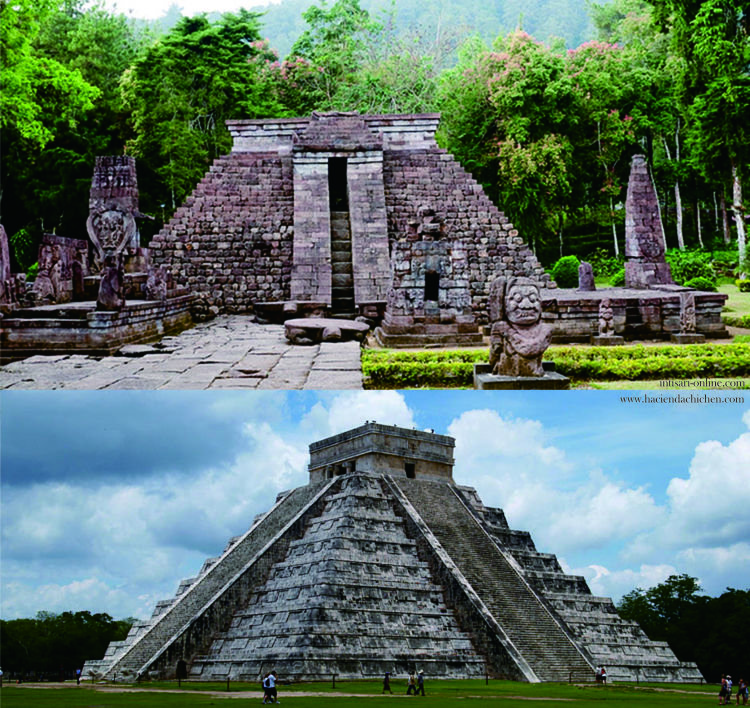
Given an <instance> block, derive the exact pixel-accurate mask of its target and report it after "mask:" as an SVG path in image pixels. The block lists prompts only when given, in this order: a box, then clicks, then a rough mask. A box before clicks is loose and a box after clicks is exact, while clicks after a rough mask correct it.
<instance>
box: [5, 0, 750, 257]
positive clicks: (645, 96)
mask: <svg viewBox="0 0 750 708" xmlns="http://www.w3.org/2000/svg"><path fill="white" fill-rule="evenodd" d="M287 4H289V0H288V2H287ZM482 4H483V5H484V6H486V8H490V6H491V5H492V3H490V4H487V3H482ZM511 5H513V3H510V4H508V7H510V6H511ZM569 5H570V3H566V2H562V0H561V1H560V2H550V3H548V6H549V8H550V12H553V10H554V12H559V13H561V14H560V16H561V17H562V16H564V15H565V13H566V12H567V10H566V9H565V8H567V9H568V10H569V9H570V8H569V7H568V6H569ZM516 6H518V7H517V9H519V11H520V4H519V3H516V4H515V5H513V7H516ZM409 7H411V5H409ZM451 7H453V6H452V5H450V4H448V5H446V7H445V8H443V10H444V11H445V13H447V15H446V17H452V15H451V13H452V12H453V10H451V9H450V8H451ZM446 8H447V9H446ZM401 10H402V11H403V8H401ZM412 10H413V12H412V14H413V15H414V16H413V18H412V20H413V22H407V23H404V21H403V17H401V19H400V20H399V22H397V21H396V19H395V15H394V14H393V13H391V14H390V15H389V14H388V13H387V12H386V13H379V14H378V15H377V16H374V15H373V14H371V13H370V12H368V11H367V10H366V9H364V7H362V5H360V0H336V1H335V2H333V3H330V4H329V3H327V2H325V0H320V2H319V4H314V5H312V6H310V7H308V8H307V9H306V10H305V11H304V12H303V13H302V16H301V25H300V31H299V32H298V34H297V35H296V37H295V39H294V42H293V43H292V45H291V49H290V51H289V53H288V55H287V56H286V57H285V58H283V59H282V58H280V57H278V56H277V53H276V51H275V50H274V49H273V48H272V47H271V46H269V44H268V42H267V41H266V40H264V39H263V22H264V17H263V16H262V15H261V14H260V13H254V12H247V11H244V10H242V11H240V12H238V13H236V14H231V13H227V14H224V15H219V16H213V15H212V16H211V17H209V16H207V15H198V16H196V17H192V18H185V17H183V18H180V19H179V20H178V21H176V23H175V24H174V25H173V26H171V27H170V28H169V29H168V30H163V29H161V28H160V27H159V26H158V25H156V24H154V25H147V24H144V23H143V22H138V23H137V22H134V21H132V20H129V19H127V18H126V17H125V16H123V15H121V14H114V13H112V12H110V11H108V10H105V9H104V8H103V7H102V6H101V5H94V6H93V7H92V6H90V5H87V4H86V3H85V2H84V0H17V1H16V2H14V3H2V4H0V60H1V61H2V64H3V67H4V71H3V76H2V83H3V85H2V87H1V88H2V91H1V92H0V129H1V130H2V136H1V139H2V145H3V159H2V164H1V165H0V170H1V178H2V193H1V194H0V221H1V222H2V223H3V224H4V225H5V227H6V230H7V232H8V233H9V235H10V239H11V243H12V250H13V254H14V256H15V258H16V261H17V264H18V267H19V268H24V269H25V268H27V267H28V266H29V265H31V264H32V263H33V261H34V260H35V258H36V247H37V244H38V242H39V239H40V237H41V234H42V233H43V232H45V231H46V232H57V233H59V234H61V235H66V236H71V237H83V236H84V235H85V220H86V216H87V211H88V188H89V184H90V178H91V174H92V170H93V163H94V158H95V156H96V155H98V154H120V153H123V152H126V153H128V154H132V155H134V156H135V157H136V158H137V159H138V175H139V186H140V190H141V209H142V211H144V212H146V213H149V214H152V215H153V216H155V217H156V219H155V221H154V222H151V225H150V226H149V225H147V226H146V227H145V228H146V229H148V228H150V229H151V230H152V231H151V232H149V231H146V232H144V234H143V235H142V236H143V241H144V245H146V243H147V242H148V240H149V238H150V236H151V235H152V232H153V230H155V229H158V228H159V226H160V225H161V224H162V223H163V222H164V221H165V220H166V219H168V218H169V217H170V215H171V214H172V213H173V212H174V210H175V208H176V207H177V206H179V204H180V203H182V201H183V200H184V199H185V198H186V197H187V195H188V194H190V192H191V191H192V189H193V188H194V186H195V184H196V183H197V181H198V180H199V179H200V177H201V176H202V175H203V174H204V172H205V171H206V169H207V167H208V165H209V164H210V163H211V161H212V160H213V159H215V158H216V157H217V156H218V155H221V154H223V153H226V152H227V151H228V150H229V148H230V144H231V141H230V137H229V134H228V131H227V129H226V127H225V125H224V121H225V120H226V119H228V118H264V117H292V116H298V115H308V114H309V113H310V112H311V111H313V110H357V111H360V112H369V113H401V112H404V113H411V112H429V111H440V112H441V113H442V116H443V119H442V122H441V128H440V133H439V136H438V137H439V141H440V142H441V144H442V145H443V146H444V147H446V148H447V149H448V150H449V151H451V152H452V153H453V154H455V155H456V156H457V157H458V159H459V160H460V161H461V162H462V164H463V165H464V166H465V167H466V168H467V169H469V170H470V171H471V172H472V173H473V174H474V176H475V177H476V178H477V179H478V180H480V181H481V183H482V184H483V185H484V187H485V188H486V190H487V192H488V193H489V194H490V196H491V197H492V198H493V199H494V200H495V201H496V202H497V204H498V206H499V207H500V208H501V209H503V210H504V211H505V212H506V213H507V214H508V215H509V217H510V218H511V219H512V220H513V221H514V223H516V224H517V225H518V226H519V228H520V229H521V233H522V235H523V236H524V237H525V238H526V239H527V241H528V242H529V243H530V244H531V245H532V247H533V248H534V249H535V250H536V252H537V254H538V255H539V257H540V258H541V260H542V261H543V262H544V263H546V264H551V263H552V262H553V261H555V260H557V259H558V258H559V257H561V256H563V255H567V254H575V255H578V256H581V257H585V256H588V255H589V254H593V253H596V252H601V250H602V249H605V250H606V252H607V253H608V254H609V255H610V256H612V257H620V256H621V255H622V250H623V235H624V234H623V230H624V227H623V221H624V210H623V203H624V198H625V187H626V184H627V176H628V169H629V161H630V157H631V156H632V155H633V154H634V153H636V152H644V153H646V155H647V156H648V158H649V161H650V165H651V168H652V171H653V175H654V179H655V182H656V185H657V190H658V193H659V196H660V200H661V204H662V215H663V217H664V220H665V224H666V227H665V237H666V240H667V242H668V245H669V246H670V247H676V248H678V249H681V250H684V249H690V248H700V249H704V250H711V249H717V248H719V249H730V250H732V249H733V250H735V253H738V255H739V258H740V263H741V268H744V267H745V264H744V262H743V260H744V258H745V256H746V246H745V242H746V238H745V227H744V224H745V218H746V210H745V203H746V199H745V197H744V196H743V191H742V187H743V184H744V183H745V182H746V181H747V174H748V156H749V155H750V119H748V115H750V70H749V69H748V67H750V34H749V31H748V30H749V28H750V10H748V6H747V3H746V2H745V1H744V0H703V1H701V2H698V1H697V0H691V2H682V0H612V2H609V3H606V4H602V5H596V4H591V5H590V11H591V21H592V23H593V25H594V26H595V28H596V32H597V36H598V39H596V40H594V41H588V42H584V43H583V44H581V45H580V46H578V47H576V48H574V49H568V48H566V46H565V44H564V43H563V42H562V41H560V42H554V41H552V42H551V43H549V44H544V43H542V42H540V41H538V40H537V39H535V38H534V37H532V36H531V35H530V34H528V33H527V32H524V31H523V30H521V29H517V30H514V31H512V32H510V33H503V34H501V35H500V36H498V37H497V38H496V39H495V40H494V42H493V43H492V44H491V45H490V44H487V42H486V39H483V36H484V37H486V33H487V28H486V27H482V31H481V32H479V31H477V33H476V36H474V37H469V38H468V39H466V31H465V27H462V28H459V27H457V26H456V23H453V24H452V23H451V22H446V23H445V25H440V26H439V27H438V28H437V29H436V27H435V26H432V25H430V27H429V31H428V28H427V26H426V25H425V23H426V22H427V20H425V19H424V17H422V15H420V13H419V12H418V11H417V8H416V6H415V7H413V8H412ZM443 10H441V12H443ZM488 11H489V10H488ZM393 12H394V13H395V10H394V11H393ZM410 12H411V11H410ZM554 12H553V16H554ZM172 14H175V13H172ZM270 14H271V12H270V10H269V16H270ZM402 14H403V13H402ZM407 14H408V13H407ZM420 18H421V19H420ZM173 19H176V17H175V18H173ZM488 22H490V21H489V20H488ZM420 23H421V24H420ZM518 24H519V25H523V23H522V22H519V23H518ZM531 25H533V23H531ZM405 27H406V28H407V29H405ZM476 29H477V30H478V28H476ZM540 32H541V30H540ZM745 191H746V192H747V190H745Z"/></svg>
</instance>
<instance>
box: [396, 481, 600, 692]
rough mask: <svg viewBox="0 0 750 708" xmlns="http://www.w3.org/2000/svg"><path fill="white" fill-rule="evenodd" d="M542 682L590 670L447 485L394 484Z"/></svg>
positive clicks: (582, 676) (583, 676) (587, 674)
mask: <svg viewBox="0 0 750 708" xmlns="http://www.w3.org/2000/svg"><path fill="white" fill-rule="evenodd" d="M396 483H397V485H398V487H399V488H400V489H401V490H402V491H403V492H404V494H405V495H406V497H407V498H408V500H409V502H410V503H411V504H412V505H413V506H414V508H415V509H416V510H417V512H418V513H419V515H420V516H421V517H422V519H423V520H424V521H425V522H426V523H427V524H428V526H429V528H430V530H431V531H432V533H433V534H434V535H435V537H436V538H437V540H438V541H439V542H440V544H441V545H442V547H443V548H444V550H445V551H446V552H447V553H448V555H449V556H450V558H451V559H452V561H453V562H454V563H455V565H456V566H457V567H458V569H459V570H460V571H461V573H463V575H464V576H465V578H466V580H467V581H468V582H469V583H470V584H471V586H472V587H473V589H474V590H475V591H476V593H477V594H478V595H479V597H480V598H481V599H482V601H483V602H484V603H485V605H486V606H487V608H488V609H489V611H490V612H491V613H492V615H493V617H494V618H495V620H496V621H497V622H498V624H500V626H501V627H502V628H503V630H504V631H505V633H506V634H507V636H508V638H509V639H510V640H511V641H512V643H513V644H514V645H515V647H516V649H517V650H518V651H519V652H520V654H521V655H522V656H523V658H524V659H525V660H526V661H527V662H528V664H529V665H530V666H531V668H532V669H533V671H534V673H535V674H536V675H537V677H538V678H539V679H541V680H542V681H568V680H570V679H571V678H572V679H574V680H591V678H592V676H593V668H592V666H591V665H590V663H589V662H588V660H587V659H586V658H585V657H584V655H583V653H582V652H581V650H580V649H579V648H578V647H577V646H576V645H575V644H574V643H573V641H571V639H570V638H569V637H568V635H567V634H566V633H565V631H564V630H563V629H562V627H561V626H560V624H558V622H557V621H556V620H555V619H554V618H553V616H552V614H551V613H550V612H549V610H548V609H547V608H546V607H545V605H544V604H543V602H542V601H541V600H540V599H539V597H538V596H537V595H536V594H535V593H534V592H533V591H532V589H531V588H530V587H529V585H528V584H527V583H526V582H525V581H524V580H523V579H522V577H521V575H520V573H519V572H518V570H517V569H516V568H515V567H514V566H513V563H512V562H511V561H509V559H508V557H506V555H505V554H504V553H503V552H502V551H501V550H500V549H499V548H498V546H497V545H496V544H495V543H493V541H492V539H491V538H490V537H489V536H488V534H487V533H486V532H485V531H484V529H483V528H482V527H481V525H480V523H479V522H478V521H477V519H476V518H475V517H474V516H473V515H472V513H471V512H470V511H469V509H468V507H467V506H466V505H465V504H464V502H463V501H462V500H461V499H460V498H459V497H458V496H457V494H456V492H455V491H454V490H453V488H452V487H451V486H450V485H447V484H439V483H429V482H425V481H413V480H404V479H401V478H399V479H398V480H396Z"/></svg>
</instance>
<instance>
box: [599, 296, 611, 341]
mask: <svg viewBox="0 0 750 708" xmlns="http://www.w3.org/2000/svg"><path fill="white" fill-rule="evenodd" d="M614 320H615V312H614V310H613V309H612V301H611V300H610V299H609V298H608V297H605V298H604V299H603V300H602V301H601V302H600V303H599V336H600V337H611V336H613V335H614V333H615V322H614Z"/></svg>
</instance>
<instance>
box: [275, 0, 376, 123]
mask: <svg viewBox="0 0 750 708" xmlns="http://www.w3.org/2000/svg"><path fill="white" fill-rule="evenodd" d="M302 17H303V18H304V20H305V22H306V23H307V28H306V29H305V31H304V32H303V33H302V34H301V35H300V37H299V38H298V39H297V41H296V42H295V43H294V45H293V46H292V50H291V52H290V55H289V57H288V61H289V62H299V60H300V59H302V60H303V61H304V62H306V64H307V65H310V66H312V67H313V70H312V71H310V72H307V74H306V78H307V80H308V81H307V92H306V96H305V100H304V105H307V106H309V107H315V108H319V109H323V110H327V109H330V108H333V107H335V105H336V96H337V94H338V93H339V92H340V91H341V90H342V89H343V88H345V87H347V86H349V85H351V84H352V83H353V82H354V76H355V74H356V72H357V71H358V70H359V68H360V66H361V65H362V62H363V59H364V53H365V49H366V46H367V42H368V38H369V37H370V35H372V34H374V33H377V32H378V31H379V30H381V29H382V26H381V25H380V24H379V23H377V22H374V21H373V20H371V19H370V15H369V13H368V12H367V11H366V10H363V9H362V8H361V7H360V4H359V0H336V2H335V3H334V4H333V5H331V6H330V7H329V6H328V4H327V3H326V0H321V3H320V5H312V6H311V7H310V8H308V9H307V10H306V11H305V12H304V13H303V14H302Z"/></svg>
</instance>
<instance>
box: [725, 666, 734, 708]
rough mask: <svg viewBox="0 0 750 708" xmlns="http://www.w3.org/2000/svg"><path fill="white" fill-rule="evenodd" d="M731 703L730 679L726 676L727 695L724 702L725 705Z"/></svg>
mask: <svg viewBox="0 0 750 708" xmlns="http://www.w3.org/2000/svg"><path fill="white" fill-rule="evenodd" d="M731 702H732V677H731V676H730V675H729V674H727V695H726V700H725V701H724V704H725V705H729V704H730V703H731Z"/></svg>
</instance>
